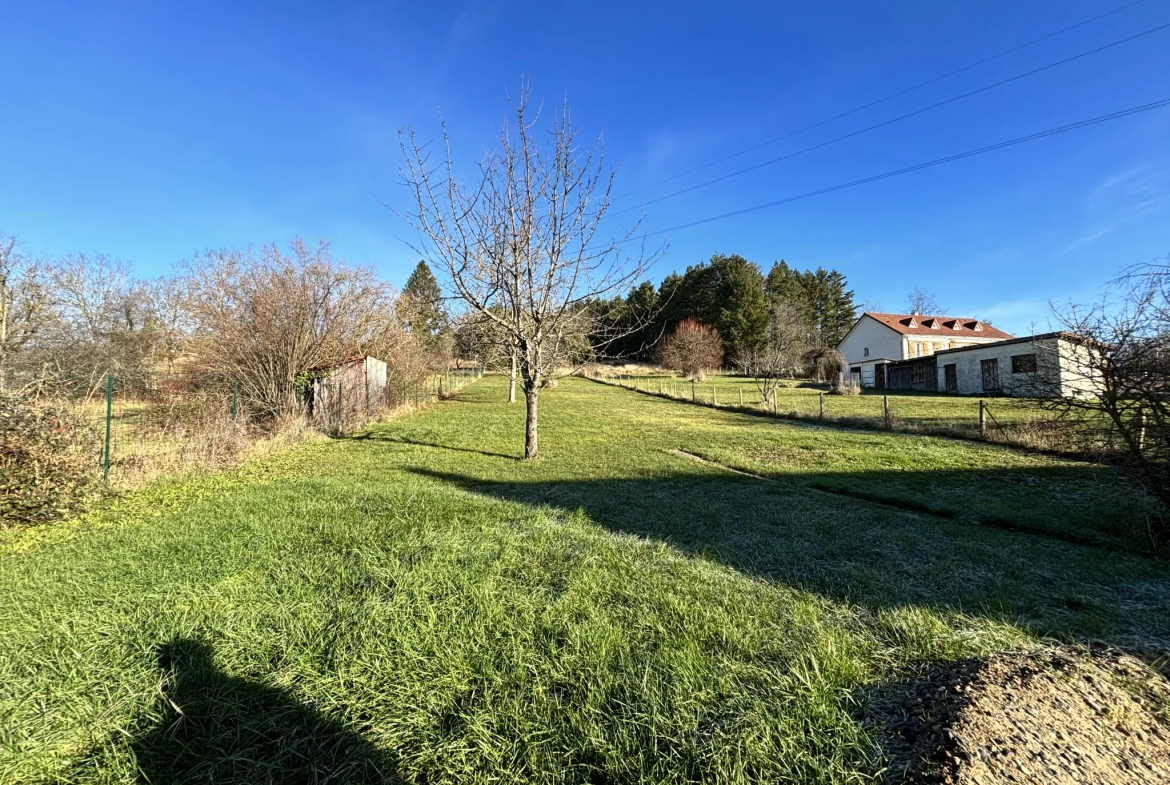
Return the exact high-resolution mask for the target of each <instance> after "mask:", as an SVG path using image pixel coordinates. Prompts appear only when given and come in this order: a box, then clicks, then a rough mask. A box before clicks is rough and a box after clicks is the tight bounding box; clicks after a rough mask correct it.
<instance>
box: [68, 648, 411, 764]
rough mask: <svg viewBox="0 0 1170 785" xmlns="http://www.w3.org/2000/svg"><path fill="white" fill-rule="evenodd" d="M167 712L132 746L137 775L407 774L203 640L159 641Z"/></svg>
mask: <svg viewBox="0 0 1170 785" xmlns="http://www.w3.org/2000/svg"><path fill="white" fill-rule="evenodd" d="M158 665H159V669H160V672H161V674H160V675H161V679H162V697H161V699H160V706H159V709H160V713H161V715H162V718H161V719H160V720H159V721H157V722H156V723H155V724H154V725H153V726H152V727H150V728H148V729H146V730H145V732H144V733H142V734H141V735H139V736H137V738H136V739H135V740H134V742H133V744H132V751H133V755H134V758H135V760H136V767H137V779H138V781H139V782H141V783H150V784H151V785H170V784H171V783H174V784H175V785H177V784H178V783H196V782H198V783H306V784H307V783H375V782H377V783H382V782H396V781H399V780H398V779H397V778H396V777H395V770H396V767H395V765H394V761H393V760H392V759H391V758H390V757H389V756H387V755H386V754H385V753H384V752H382V751H381V750H379V749H377V748H376V747H374V746H373V745H372V744H370V743H369V742H367V741H366V740H365V739H363V738H362V737H361V736H360V735H359V734H357V733H355V732H354V731H353V730H350V729H348V728H346V727H344V726H343V725H341V724H340V723H338V722H337V721H335V720H332V719H329V718H327V717H324V716H322V715H321V714H319V713H318V712H316V711H314V710H313V709H311V708H309V707H307V706H304V705H302V704H300V703H298V702H297V701H296V700H295V699H294V698H293V697H291V696H290V695H288V694H287V693H286V692H285V691H283V690H281V689H278V688H275V687H269V686H266V685H262V684H256V683H254V682H251V681H248V680H246V679H242V678H239V677H236V676H229V675H227V674H225V673H224V672H223V671H221V670H219V669H218V668H217V667H216V666H215V664H214V662H213V660H212V651H211V648H210V647H209V646H208V645H207V644H206V643H203V642H202V641H198V640H191V639H178V640H174V641H171V642H169V643H166V644H164V645H162V646H160V647H159V648H158ZM120 741H121V735H120V734H116V735H115V737H114V738H113V739H111V740H110V743H109V744H107V745H105V746H104V747H102V748H98V749H97V750H95V751H94V752H93V753H91V755H89V756H87V758H86V759H85V760H83V761H81V762H80V763H79V764H78V765H77V766H75V767H74V769H75V770H74V772H73V776H72V777H70V778H68V780H67V781H87V779H89V778H91V777H93V776H94V775H95V774H99V773H100V772H101V771H102V769H103V754H104V753H108V751H109V750H110V749H112V748H116V747H118V746H120V745H119V742H120Z"/></svg>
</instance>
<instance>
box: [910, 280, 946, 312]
mask: <svg viewBox="0 0 1170 785" xmlns="http://www.w3.org/2000/svg"><path fill="white" fill-rule="evenodd" d="M906 307H907V308H909V309H910V313H913V314H925V315H928V316H937V315H938V314H940V313H942V307H941V306H940V305H939V304H938V300H936V299H935V298H934V294H932V293H931V292H928V291H927V290H926V289H923V288H922V287H920V286H915V287H914V288H913V289H911V290H910V291H909V292H907V293H906Z"/></svg>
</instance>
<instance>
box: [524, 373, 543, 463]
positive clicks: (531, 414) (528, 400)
mask: <svg viewBox="0 0 1170 785" xmlns="http://www.w3.org/2000/svg"><path fill="white" fill-rule="evenodd" d="M539 393H540V390H539V389H538V388H537V387H536V386H533V387H532V388H531V389H526V390H525V391H524V402H525V404H526V406H527V413H526V416H525V419H524V459H525V460H528V461H531V460H534V459H536V458H537V457H539V456H538V452H537V445H536V421H537V406H536V404H537V395H538V394H539Z"/></svg>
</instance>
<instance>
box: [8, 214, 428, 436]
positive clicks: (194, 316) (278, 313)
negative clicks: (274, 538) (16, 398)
mask: <svg viewBox="0 0 1170 785" xmlns="http://www.w3.org/2000/svg"><path fill="white" fill-rule="evenodd" d="M441 306H442V303H441V295H440V293H439V288H438V284H437V282H435V280H434V277H433V276H432V275H431V274H430V271H429V270H427V269H425V265H423V266H422V268H420V269H419V270H416V271H415V273H414V274H413V275H412V276H411V278H410V280H409V281H408V282H407V286H406V288H405V289H404V290H403V291H402V292H401V293H399V292H396V291H395V290H394V289H393V287H391V286H390V284H389V283H388V282H386V281H385V280H383V279H382V278H381V277H380V276H379V275H378V274H377V272H376V271H375V270H374V269H372V268H370V267H363V266H353V265H349V264H347V263H345V262H344V261H342V260H339V259H336V258H335V257H334V256H333V254H332V252H331V250H330V247H329V244H328V243H327V242H325V241H319V242H318V243H316V244H311V243H307V242H305V241H303V240H300V239H294V240H293V241H292V242H291V243H289V245H288V246H287V247H284V248H282V247H279V246H277V245H275V244H270V245H264V246H261V247H259V248H246V249H238V248H226V249H215V250H208V251H204V252H202V253H199V254H196V255H193V256H191V257H189V258H188V259H185V260H183V261H181V262H180V263H178V264H177V265H176V266H175V268H174V269H173V270H172V272H171V273H170V274H168V275H164V276H159V277H156V278H139V277H137V276H135V275H134V274H133V273H132V271H131V269H130V266H129V265H128V264H127V263H125V262H123V261H121V260H118V259H113V258H111V257H109V256H106V255H102V254H85V253H77V254H68V255H65V256H62V257H57V258H44V257H36V256H34V255H32V254H29V253H28V252H27V251H25V250H24V249H23V247H22V246H21V245H20V243H19V242H18V241H17V239H16V238H15V237H13V236H8V235H0V393H2V392H8V393H14V392H21V391H23V392H27V393H29V394H33V395H36V396H49V397H85V396H88V395H94V394H98V393H100V391H101V390H102V389H103V388H104V384H105V379H106V377H107V376H108V375H112V376H115V377H116V378H117V383H118V386H119V389H121V390H122V391H124V392H140V393H146V392H151V391H154V390H156V388H157V386H158V384H159V379H160V378H162V377H164V376H167V377H171V378H170V379H169V380H168V381H167V385H169V387H170V389H172V390H181V391H184V392H192V393H206V392H214V391H216V390H219V391H220V392H223V391H224V390H226V389H228V388H229V387H230V386H235V387H236V388H237V389H238V393H239V395H240V398H241V401H242V403H244V404H245V406H246V410H247V411H248V412H250V413H251V414H252V415H254V416H255V417H257V418H272V417H279V416H282V415H285V414H289V413H291V412H293V411H294V410H296V409H297V407H298V405H299V402H298V400H297V392H298V390H297V386H298V377H299V376H300V375H301V374H303V372H304V371H305V370H306V369H308V368H312V367H314V366H317V365H320V364H322V363H327V362H329V361H331V360H335V359H338V358H340V357H344V356H347V355H354V354H370V355H373V356H376V357H379V358H381V359H384V360H386V361H387V364H388V366H389V368H390V371H389V372H390V374H391V375H392V376H393V377H395V378H396V379H405V380H416V379H419V378H421V377H423V376H425V375H426V374H428V373H430V372H432V371H434V370H437V369H438V368H440V367H442V366H445V364H446V362H447V358H448V357H449V356H450V345H451V339H450V334H449V333H450V331H449V329H448V326H447V322H446V315H445V312H444V311H443V309H442V307H441Z"/></svg>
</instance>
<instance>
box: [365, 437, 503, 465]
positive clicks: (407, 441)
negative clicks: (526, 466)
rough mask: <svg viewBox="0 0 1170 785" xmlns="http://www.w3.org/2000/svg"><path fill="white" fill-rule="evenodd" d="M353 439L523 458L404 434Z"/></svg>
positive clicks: (489, 456) (496, 456) (487, 455)
mask: <svg viewBox="0 0 1170 785" xmlns="http://www.w3.org/2000/svg"><path fill="white" fill-rule="evenodd" d="M351 438H352V439H353V440H354V441H364V442H387V443H390V444H409V445H412V446H414V447H430V448H431V449H434V450H450V451H453V452H466V453H471V454H473V455H483V456H485V457H487V458H506V459H507V460H509V461H521V460H524V459H523V457H522V456H519V455H507V454H505V453H502V452H491V451H490V450H476V449H474V448H472V447H453V446H451V445H449V444H436V443H435V442H424V441H421V440H419V439H407V438H406V437H404V436H387V435H385V434H382V433H363V434H361V435H360V436H354V437H351Z"/></svg>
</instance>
